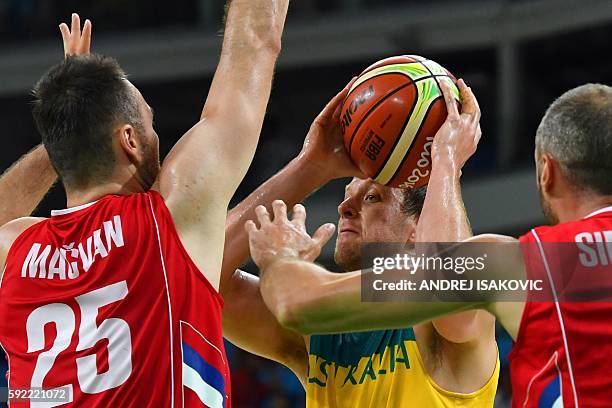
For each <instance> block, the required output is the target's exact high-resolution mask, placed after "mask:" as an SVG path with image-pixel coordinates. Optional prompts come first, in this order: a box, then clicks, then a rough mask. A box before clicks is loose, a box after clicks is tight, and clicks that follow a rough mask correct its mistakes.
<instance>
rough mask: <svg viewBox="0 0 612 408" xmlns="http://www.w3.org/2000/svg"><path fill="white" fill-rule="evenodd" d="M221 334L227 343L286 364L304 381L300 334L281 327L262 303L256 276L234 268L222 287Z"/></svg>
mask: <svg viewBox="0 0 612 408" xmlns="http://www.w3.org/2000/svg"><path fill="white" fill-rule="evenodd" d="M223 298H224V301H225V306H224V308H223V334H224V336H225V338H227V339H228V340H229V341H230V342H231V343H233V344H234V345H236V346H238V347H240V348H241V349H244V350H246V351H248V352H249V353H253V354H256V355H258V356H261V357H265V358H268V359H270V360H274V361H276V362H278V363H281V364H283V365H285V366H287V367H288V368H290V369H291V370H292V371H293V372H294V373H295V375H296V376H297V377H298V378H299V379H300V381H302V383H304V381H305V379H306V375H307V371H308V353H307V350H306V345H305V343H304V338H303V337H302V336H301V335H300V334H298V333H296V332H295V331H292V330H289V329H287V328H285V327H282V326H281V325H280V324H279V323H278V321H277V320H276V318H275V317H274V316H273V315H272V314H271V313H270V311H269V310H268V308H267V307H266V305H265V303H264V301H263V299H262V297H261V293H260V292H259V278H258V277H256V276H254V275H251V274H249V273H247V272H244V271H241V270H237V271H236V272H235V273H234V275H233V276H232V278H231V279H230V281H229V282H228V285H227V290H226V291H224V294H223Z"/></svg>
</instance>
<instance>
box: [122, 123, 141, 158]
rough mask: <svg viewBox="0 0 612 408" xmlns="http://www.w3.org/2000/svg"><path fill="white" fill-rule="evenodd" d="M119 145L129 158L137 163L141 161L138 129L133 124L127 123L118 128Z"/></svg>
mask: <svg viewBox="0 0 612 408" xmlns="http://www.w3.org/2000/svg"><path fill="white" fill-rule="evenodd" d="M117 134H118V139H119V146H120V147H121V150H122V151H123V153H124V154H125V155H126V156H127V158H128V160H129V161H130V162H131V163H132V164H135V165H138V164H139V163H140V160H141V157H140V149H139V144H138V138H137V136H136V129H134V127H133V126H132V125H129V124H125V125H122V126H121V127H120V128H118V129H117Z"/></svg>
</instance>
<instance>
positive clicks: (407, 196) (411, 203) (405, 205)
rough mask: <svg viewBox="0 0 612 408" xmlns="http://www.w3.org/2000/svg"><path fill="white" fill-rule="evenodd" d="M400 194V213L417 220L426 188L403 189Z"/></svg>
mask: <svg viewBox="0 0 612 408" xmlns="http://www.w3.org/2000/svg"><path fill="white" fill-rule="evenodd" d="M402 193H403V199H402V204H401V207H400V209H401V211H402V213H404V214H407V215H409V216H411V217H414V218H416V219H417V220H418V219H419V217H420V216H421V211H423V203H424V202H425V195H426V194H427V187H421V188H411V189H404V190H403V191H402Z"/></svg>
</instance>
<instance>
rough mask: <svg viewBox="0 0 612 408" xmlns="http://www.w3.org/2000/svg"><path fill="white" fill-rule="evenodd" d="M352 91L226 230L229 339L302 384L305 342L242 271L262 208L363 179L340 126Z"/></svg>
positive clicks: (329, 108) (326, 112) (332, 105)
mask: <svg viewBox="0 0 612 408" xmlns="http://www.w3.org/2000/svg"><path fill="white" fill-rule="evenodd" d="M349 85H350V84H349ZM349 85H347V87H345V88H344V89H343V90H342V91H341V92H339V93H338V94H337V95H336V96H335V97H334V98H333V99H332V100H331V101H330V102H329V103H328V104H327V105H326V106H325V108H324V109H323V111H322V112H321V113H320V114H319V116H317V118H316V119H315V120H314V121H313V123H312V125H311V127H310V130H309V132H308V135H307V136H306V140H305V141H304V147H303V148H302V151H301V152H300V154H299V155H298V156H297V157H296V158H295V159H293V160H292V161H291V162H290V163H289V164H288V165H287V166H286V167H285V168H283V169H282V170H281V171H280V172H279V173H278V174H276V175H275V176H274V177H272V178H270V179H269V180H268V181H266V182H265V183H264V184H262V185H261V186H260V187H259V188H257V190H255V191H254V192H253V193H252V194H251V195H249V196H248V197H247V198H246V199H245V200H244V201H242V202H241V203H240V204H238V205H237V206H236V207H235V208H234V209H232V210H231V211H230V213H229V215H228V217H227V222H226V225H225V250H224V253H223V268H222V272H221V274H222V277H221V289H220V292H221V295H222V296H223V298H224V300H225V307H224V309H223V333H224V336H225V337H226V338H227V339H228V340H229V341H231V342H232V343H234V344H235V345H237V346H239V347H241V348H243V349H245V350H247V351H249V352H251V353H253V354H257V355H260V356H262V357H266V358H269V359H272V360H275V361H278V362H280V363H282V364H284V365H285V366H287V367H289V368H291V369H292V370H293V371H294V372H295V373H296V374H297V375H298V378H300V379H302V380H303V379H304V378H305V377H306V370H307V365H308V355H307V353H306V345H305V343H304V339H303V337H302V336H301V335H300V334H298V333H296V332H294V331H292V330H288V329H286V328H285V327H282V326H281V325H280V324H279V323H278V321H277V320H276V317H274V315H272V313H270V311H269V310H268V308H267V307H266V305H265V303H264V301H263V299H262V297H261V293H260V291H259V277H257V276H254V275H251V274H249V273H248V272H245V271H241V270H239V269H237V268H238V267H239V266H240V265H241V264H242V263H243V262H244V261H245V260H246V259H247V257H248V256H249V242H248V235H247V232H246V231H245V229H244V223H245V222H246V220H249V219H252V218H255V216H256V214H255V209H256V208H257V207H258V206H259V205H262V206H264V207H262V208H260V210H259V211H261V210H263V208H266V209H267V210H268V211H270V212H271V211H272V202H273V200H274V199H280V200H283V201H284V202H286V203H287V204H288V205H289V206H290V207H293V206H294V205H295V204H297V203H298V202H300V201H302V200H303V199H304V198H305V197H306V196H307V195H308V194H310V193H312V192H313V191H315V190H316V189H318V188H319V187H321V186H323V185H324V184H326V183H327V182H328V181H330V180H332V179H334V178H339V177H345V176H352V175H358V170H357V169H356V168H355V166H354V165H353V164H352V163H351V161H350V159H349V158H348V155H347V154H346V150H345V149H344V148H343V147H342V134H341V131H340V125H339V120H338V117H339V115H340V107H341V103H342V101H343V100H344V98H345V96H346V93H347V92H348V89H349ZM300 210H301V209H300V207H298V211H300Z"/></svg>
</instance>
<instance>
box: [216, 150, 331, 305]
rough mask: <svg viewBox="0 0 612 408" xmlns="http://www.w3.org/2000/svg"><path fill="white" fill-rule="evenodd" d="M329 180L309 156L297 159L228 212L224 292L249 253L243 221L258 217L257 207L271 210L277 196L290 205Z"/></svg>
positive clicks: (223, 293) (224, 259)
mask: <svg viewBox="0 0 612 408" xmlns="http://www.w3.org/2000/svg"><path fill="white" fill-rule="evenodd" d="M328 181H329V179H328V178H327V176H326V174H325V172H324V171H322V169H321V168H320V167H318V166H316V165H313V164H312V163H311V162H309V161H307V160H302V159H294V160H292V161H291V162H290V163H289V164H288V165H287V166H285V168H283V169H282V170H281V171H280V172H278V173H277V174H276V175H275V176H274V177H272V178H270V179H269V180H268V181H266V182H265V183H264V184H262V185H261V186H260V187H259V188H257V189H256V190H255V191H254V192H253V193H251V194H250V195H249V196H248V197H247V198H246V199H245V200H243V201H242V202H241V203H240V204H238V205H237V206H236V207H234V208H233V209H232V210H231V211H230V212H229V214H228V216H227V221H226V224H225V247H224V248H225V249H224V253H223V268H222V271H221V294H222V295H224V296H225V293H226V292H227V291H228V289H229V287H230V285H231V277H232V276H234V271H235V270H236V269H237V268H238V267H239V266H240V265H241V264H242V263H243V262H244V261H245V260H246V258H247V257H248V256H249V237H248V234H247V232H246V230H245V229H244V223H245V222H246V221H247V220H252V219H255V208H256V207H257V206H259V205H264V206H266V207H267V208H268V211H270V213H271V212H272V210H271V208H270V207H271V204H272V201H274V200H283V201H284V202H285V203H286V204H287V206H288V207H289V208H291V207H292V206H293V205H295V204H297V203H299V202H300V201H302V200H303V199H304V198H306V196H308V195H309V194H311V193H312V192H313V191H315V190H316V189H318V188H320V187H321V186H323V185H324V184H325V183H327V182H328Z"/></svg>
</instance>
